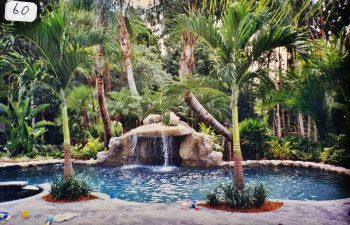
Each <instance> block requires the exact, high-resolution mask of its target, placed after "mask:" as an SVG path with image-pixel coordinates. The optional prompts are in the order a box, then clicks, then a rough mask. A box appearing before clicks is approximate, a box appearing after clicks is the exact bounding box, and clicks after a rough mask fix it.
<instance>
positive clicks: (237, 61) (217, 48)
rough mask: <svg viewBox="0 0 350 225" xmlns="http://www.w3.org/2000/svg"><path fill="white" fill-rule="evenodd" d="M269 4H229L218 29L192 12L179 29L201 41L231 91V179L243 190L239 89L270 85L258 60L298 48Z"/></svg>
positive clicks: (296, 39) (244, 1)
mask: <svg viewBox="0 0 350 225" xmlns="http://www.w3.org/2000/svg"><path fill="white" fill-rule="evenodd" d="M270 3H271V2H269V1H261V2H257V3H255V1H253V0H241V1H237V2H235V3H234V4H232V5H231V6H230V7H229V8H228V9H227V13H225V15H223V17H222V24H221V27H220V28H218V27H217V24H216V23H215V22H214V20H213V18H211V17H206V16H205V15H203V14H201V13H192V15H191V16H189V17H184V18H182V20H181V21H179V26H180V28H181V29H182V30H183V31H188V32H193V33H195V34H196V35H197V36H198V37H199V38H202V39H203V40H204V41H205V42H206V43H207V44H208V46H209V47H210V48H211V49H212V51H213V53H214V55H215V56H216V63H217V74H218V77H219V79H221V80H222V81H223V82H224V83H226V85H228V86H229V87H230V89H231V107H232V125H233V129H232V140H233V144H234V148H233V151H234V161H235V167H234V175H235V176H234V179H235V185H236V186H237V187H238V188H244V180H243V170H242V162H241V161H242V155H241V147H240V138H239V127H238V124H239V123H238V105H237V102H238V96H239V92H240V90H241V89H242V87H243V86H244V85H245V84H247V82H248V81H251V80H253V79H256V80H260V81H263V82H269V81H270V79H269V77H268V73H267V72H266V70H265V69H264V67H262V66H261V65H260V64H259V63H258V61H259V60H262V59H263V57H264V54H266V53H267V52H269V51H271V50H273V49H274V48H277V47H282V46H288V47H289V46H290V47H291V46H299V44H300V42H301V41H302V40H303V38H302V35H299V34H298V32H297V31H295V30H293V28H292V27H290V26H283V24H282V19H283V15H284V13H285V12H284V11H283V10H282V9H283V8H281V10H278V12H276V13H275V14H273V13H271V11H270V10H269V7H268V5H269V4H270Z"/></svg>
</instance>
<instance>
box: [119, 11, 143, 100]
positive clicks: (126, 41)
mask: <svg viewBox="0 0 350 225" xmlns="http://www.w3.org/2000/svg"><path fill="white" fill-rule="evenodd" d="M118 24H119V44H120V48H121V50H122V52H123V58H124V63H125V68H126V75H127V78H128V84H129V89H130V91H131V94H132V95H133V96H139V93H138V92H137V88H136V83H135V79H134V74H133V71H132V65H131V44H130V35H129V32H128V30H127V29H126V24H125V18H124V16H122V15H119V16H118Z"/></svg>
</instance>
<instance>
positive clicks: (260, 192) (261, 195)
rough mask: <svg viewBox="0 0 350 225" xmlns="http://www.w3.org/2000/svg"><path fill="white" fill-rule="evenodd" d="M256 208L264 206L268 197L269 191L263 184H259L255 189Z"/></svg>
mask: <svg viewBox="0 0 350 225" xmlns="http://www.w3.org/2000/svg"><path fill="white" fill-rule="evenodd" d="M253 196H254V198H255V206H256V207H260V206H262V205H263V204H264V202H265V199H266V197H267V191H266V188H265V187H264V185H263V184H258V185H257V186H255V187H254V194H253Z"/></svg>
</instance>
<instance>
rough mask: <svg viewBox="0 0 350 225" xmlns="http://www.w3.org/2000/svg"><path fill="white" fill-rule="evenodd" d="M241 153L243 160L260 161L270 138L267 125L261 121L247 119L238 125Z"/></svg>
mask: <svg viewBox="0 0 350 225" xmlns="http://www.w3.org/2000/svg"><path fill="white" fill-rule="evenodd" d="M239 129H240V136H241V144H242V153H243V158H244V159H260V158H262V157H263V155H264V151H265V149H266V147H267V146H266V142H268V141H269V139H270V137H269V134H268V132H269V131H268V129H267V124H266V123H265V122H263V121H262V120H261V119H254V118H248V119H245V120H243V121H242V122H241V123H240V125H239Z"/></svg>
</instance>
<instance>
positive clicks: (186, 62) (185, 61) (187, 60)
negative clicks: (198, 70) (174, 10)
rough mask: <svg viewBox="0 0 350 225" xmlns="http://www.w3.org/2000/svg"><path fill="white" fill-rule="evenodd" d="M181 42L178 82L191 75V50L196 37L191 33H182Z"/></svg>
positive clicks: (192, 59) (192, 60)
mask: <svg viewBox="0 0 350 225" xmlns="http://www.w3.org/2000/svg"><path fill="white" fill-rule="evenodd" d="M182 40H183V45H184V46H183V50H182V53H181V58H180V63H179V70H178V73H179V77H180V80H182V79H184V78H186V76H187V75H188V74H190V73H192V70H193V64H194V57H193V50H194V45H195V43H196V37H195V35H194V34H193V33H191V32H187V31H184V32H182Z"/></svg>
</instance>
